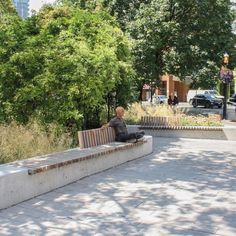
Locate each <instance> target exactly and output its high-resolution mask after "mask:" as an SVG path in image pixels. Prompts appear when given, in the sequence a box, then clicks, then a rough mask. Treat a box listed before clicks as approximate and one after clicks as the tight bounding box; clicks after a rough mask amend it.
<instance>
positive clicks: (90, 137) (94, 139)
mask: <svg viewBox="0 0 236 236" xmlns="http://www.w3.org/2000/svg"><path fill="white" fill-rule="evenodd" d="M78 138H79V146H80V148H88V147H94V146H98V145H102V144H106V143H111V142H115V130H114V129H113V128H111V127H105V128H98V129H90V130H84V131H79V132H78Z"/></svg>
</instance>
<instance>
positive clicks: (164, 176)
mask: <svg viewBox="0 0 236 236" xmlns="http://www.w3.org/2000/svg"><path fill="white" fill-rule="evenodd" d="M154 147H155V148H154V153H153V154H152V155H149V156H146V157H144V158H141V159H138V160H135V161H132V162H129V163H126V164H123V165H121V166H119V167H116V168H113V169H110V170H108V171H105V172H102V173H99V174H96V175H93V176H90V177H87V178H84V179H83V180H80V181H78V182H75V183H73V184H70V185H67V186H65V187H63V188H60V189H57V190H55V191H53V192H50V193H47V194H44V195H41V196H39V197H36V198H34V199H31V200H29V201H26V202H23V203H21V204H18V205H16V206H14V207H11V208H8V209H6V210H2V211H0V235H1V236H2V235H14V236H17V235H40V236H41V235H42V236H44V235H55V236H59V235H68V236H70V235H83V236H86V235H93V236H94V235H97V236H98V235H109V236H113V235H126V236H129V235H154V236H155V235H157V236H159V235H160V236H164V235H181V236H183V235H196V236H206V235H222V236H223V235H224V236H234V235H236V141H215V140H198V139H196V140H194V139H170V138H155V139H154Z"/></svg>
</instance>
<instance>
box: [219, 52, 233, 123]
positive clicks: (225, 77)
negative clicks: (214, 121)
mask: <svg viewBox="0 0 236 236" xmlns="http://www.w3.org/2000/svg"><path fill="white" fill-rule="evenodd" d="M228 64H229V54H228V53H224V56H223V65H222V66H221V70H220V77H221V81H222V84H223V96H224V103H223V119H226V118H227V94H228V92H227V90H228V84H229V83H230V82H231V81H232V79H233V72H232V70H230V69H229V68H228Z"/></svg>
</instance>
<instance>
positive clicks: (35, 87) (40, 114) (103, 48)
mask: <svg viewBox="0 0 236 236" xmlns="http://www.w3.org/2000/svg"><path fill="white" fill-rule="evenodd" d="M0 37H2V38H3V39H4V40H1V43H0V61H1V64H0V102H1V107H3V110H2V114H0V117H1V119H2V120H7V119H8V120H11V119H15V120H17V121H18V122H23V123H27V122H28V120H29V119H30V118H31V117H36V118H37V119H39V120H41V121H43V122H44V123H50V122H57V123H59V124H62V125H69V126H74V125H76V126H77V127H81V126H82V125H83V122H84V119H85V117H93V113H95V112H98V111H99V110H101V109H102V108H103V106H104V105H105V104H106V95H107V94H108V93H109V92H111V91H116V88H119V86H120V85H121V84H122V83H123V82H124V81H125V84H126V86H127V90H126V91H122V96H126V101H124V99H123V100H122V99H120V100H122V103H125V104H126V103H127V102H129V99H128V97H129V95H128V93H130V89H129V86H131V80H132V78H133V76H132V74H133V71H132V67H131V55H130V46H131V45H130V42H129V40H128V39H127V38H126V37H125V36H124V34H123V32H122V31H121V30H120V29H119V28H118V27H117V24H116V22H115V21H114V19H113V18H112V17H111V16H110V15H109V14H107V13H106V12H103V11H98V12H88V11H85V10H81V9H78V8H75V9H74V8H72V7H69V6H62V7H53V6H45V7H44V8H43V9H42V10H41V12H39V14H38V15H34V16H33V17H31V18H29V19H27V20H26V21H24V22H19V23H18V25H17V29H16V25H13V26H11V27H8V28H7V29H6V30H5V32H3V33H0ZM2 42H6V43H7V47H6V45H4V43H2ZM9 43H10V45H9ZM117 96H118V97H122V96H121V95H120V93H119V91H117ZM98 123H99V122H98ZM87 126H89V124H88V125H87Z"/></svg>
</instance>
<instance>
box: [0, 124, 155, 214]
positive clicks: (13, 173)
mask: <svg viewBox="0 0 236 236" xmlns="http://www.w3.org/2000/svg"><path fill="white" fill-rule="evenodd" d="M78 136H79V143H80V145H81V147H78V148H74V149H70V150H66V151H63V152H59V153H54V154H49V155H44V156H38V157H34V158H30V159H26V160H21V161H16V162H13V163H9V164H5V165H1V166H0V186H4V191H1V192H0V209H2V208H6V207H9V206H11V205H14V204H17V203H19V202H22V201H25V200H27V199H30V198H32V197H35V196H38V195H40V194H43V193H46V192H48V191H51V190H53V189H56V188H59V187H62V186H64V185H66V184H69V183H72V182H74V181H77V180H79V179H81V178H84V177H86V176H89V175H92V174H95V173H98V172H101V171H104V170H106V169H109V168H112V167H114V166H117V165H120V164H122V163H125V162H127V161H131V160H134V159H137V158H139V157H142V156H145V155H147V154H150V153H151V152H152V150H153V147H152V137H151V136H145V140H144V141H142V142H137V143H121V142H115V133H114V130H113V129H112V128H110V127H107V128H100V129H93V130H85V131H80V132H79V133H78ZM6 183H7V184H6Z"/></svg>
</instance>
